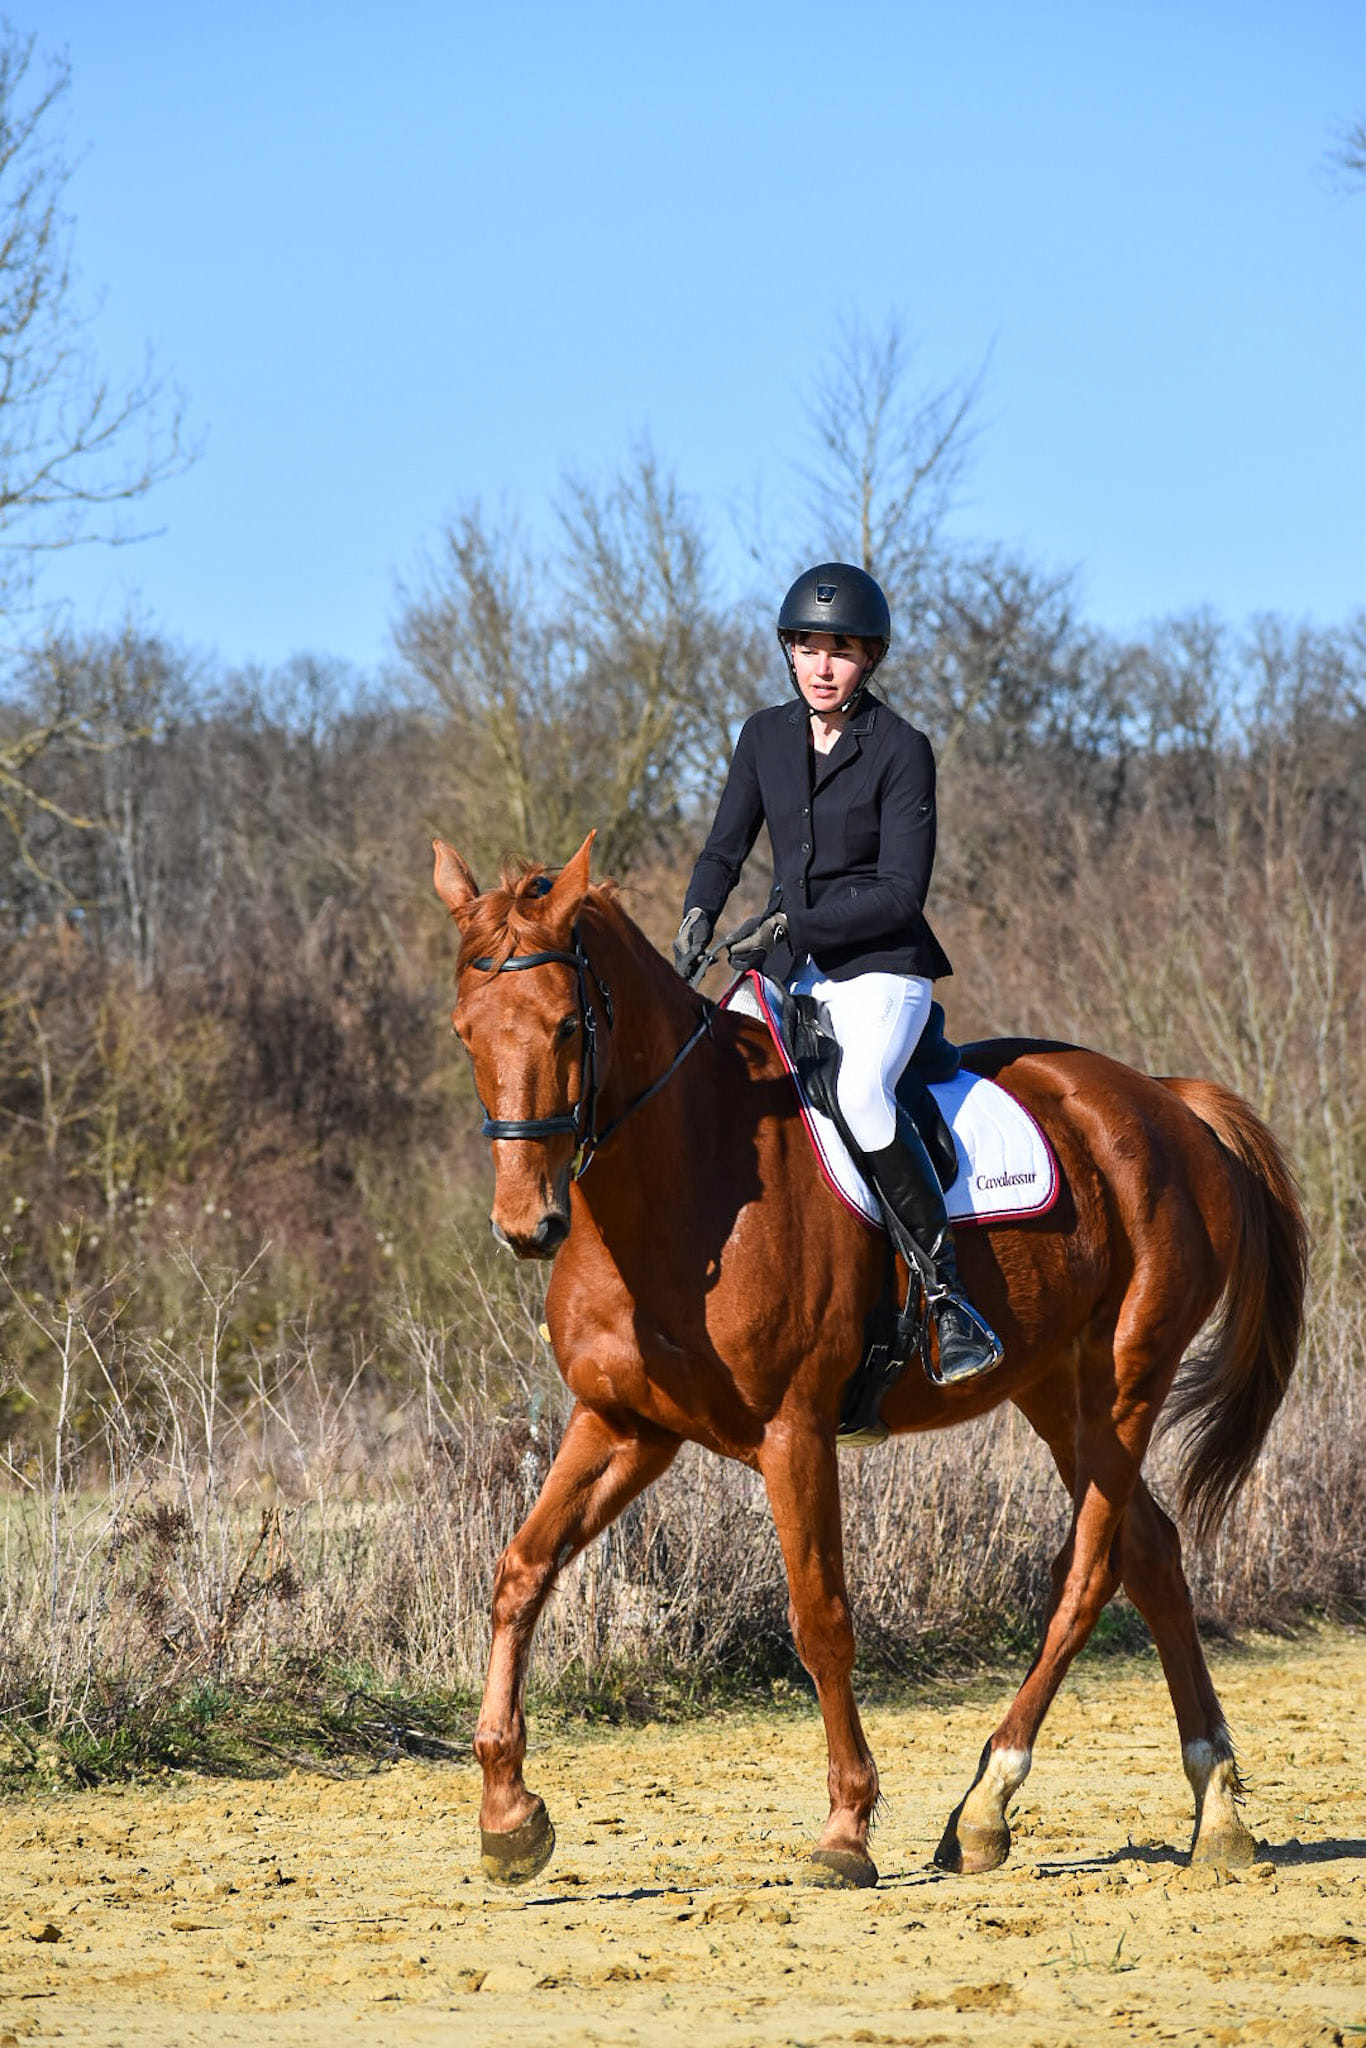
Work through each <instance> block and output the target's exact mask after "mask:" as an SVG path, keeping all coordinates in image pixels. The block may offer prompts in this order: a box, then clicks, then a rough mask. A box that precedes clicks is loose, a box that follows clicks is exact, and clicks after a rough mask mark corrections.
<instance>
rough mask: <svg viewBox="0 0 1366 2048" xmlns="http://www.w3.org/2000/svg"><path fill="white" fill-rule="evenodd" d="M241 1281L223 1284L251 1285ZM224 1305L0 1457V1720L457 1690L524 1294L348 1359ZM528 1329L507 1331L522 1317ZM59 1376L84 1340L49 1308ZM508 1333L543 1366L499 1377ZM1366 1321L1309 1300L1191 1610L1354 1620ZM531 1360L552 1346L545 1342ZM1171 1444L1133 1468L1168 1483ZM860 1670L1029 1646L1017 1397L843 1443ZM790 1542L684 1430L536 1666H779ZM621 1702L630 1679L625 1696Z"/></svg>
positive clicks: (534, 1422)
mask: <svg viewBox="0 0 1366 2048" xmlns="http://www.w3.org/2000/svg"><path fill="white" fill-rule="evenodd" d="M244 1278H245V1276H241V1278H239V1279H238V1280H237V1281H236V1282H235V1283H234V1285H236V1286H240V1285H241V1284H242V1279H244ZM230 1310H231V1301H230V1300H228V1299H225V1297H224V1293H223V1291H221V1290H220V1292H219V1293H218V1294H215V1293H214V1292H213V1290H212V1289H210V1288H207V1287H206V1288H205V1290H204V1293H203V1298H202V1303H201V1310H200V1313H199V1317H198V1321H197V1324H196V1325H195V1326H194V1327H193V1328H191V1327H186V1328H184V1329H182V1330H181V1331H180V1332H179V1333H178V1334H177V1337H176V1339H175V1341H174V1342H170V1341H168V1340H151V1339H148V1338H147V1337H145V1336H143V1335H139V1334H137V1333H136V1332H135V1333H134V1334H133V1335H132V1336H131V1337H130V1338H129V1339H128V1340H127V1341H126V1343H122V1345H121V1347H120V1340H119V1339H118V1337H117V1333H116V1332H115V1333H113V1334H112V1335H111V1333H110V1332H109V1331H108V1330H106V1331H104V1332H103V1334H102V1336H101V1337H100V1338H99V1340H98V1342H99V1343H102V1344H103V1345H104V1347H105V1348H104V1350H103V1351H102V1352H100V1353H99V1357H98V1363H99V1368H100V1373H101V1376H102V1385H103V1388H104V1393H103V1398H102V1399H101V1400H100V1401H99V1402H98V1403H97V1404H93V1406H92V1409H91V1411H90V1412H91V1413H92V1414H93V1415H94V1416H95V1418H96V1419H95V1420H94V1421H90V1420H87V1421H86V1422H85V1423H84V1424H81V1423H80V1421H79V1418H78V1416H77V1413H76V1410H75V1406H74V1404H73V1403H72V1401H71V1400H70V1399H69V1398H68V1395H66V1394H64V1396H63V1399H62V1401H61V1403H60V1404H59V1408H58V1411H57V1420H56V1424H55V1427H54V1430H53V1433H52V1435H51V1437H50V1438H49V1439H48V1440H47V1441H46V1442H44V1443H41V1444H38V1445H37V1446H35V1447H34V1448H33V1449H31V1450H30V1452H29V1453H28V1455H27V1456H26V1457H25V1458H24V1459H23V1461H22V1462H19V1461H17V1459H16V1457H15V1456H14V1455H13V1454H11V1455H10V1456H9V1457H8V1458H7V1459H6V1462H5V1468H4V1469H5V1472H6V1475H7V1482H8V1483H7V1489H6V1492H5V1493H4V1494H3V1495H0V1514H2V1515H3V1520H2V1522H0V1536H2V1540H0V1630H3V1634H4V1640H5V1643H6V1650H7V1655H6V1659H5V1662H4V1666H3V1672H2V1673H0V1711H3V1712H4V1714H5V1715H6V1716H8V1717H11V1722H10V1724H11V1725H14V1724H15V1718H16V1717H17V1719H18V1720H19V1721H21V1722H28V1723H30V1724H33V1723H36V1724H39V1725H42V1726H45V1727H47V1728H49V1729H52V1730H57V1731H60V1730H62V1729H66V1728H72V1727H83V1728H85V1729H87V1730H89V1731H90V1732H91V1733H98V1732H100V1731H101V1730H102V1729H107V1728H108V1727H109V1726H110V1725H112V1724H117V1723H118V1722H119V1720H120V1719H121V1718H126V1717H128V1716H132V1715H137V1714H142V1715H148V1714H151V1715H155V1714H157V1713H160V1712H162V1711H164V1710H165V1709H166V1708H167V1707H168V1706H169V1705H170V1704H171V1703H173V1702H174V1701H175V1700H176V1699H178V1698H180V1697H183V1696H184V1694H185V1692H186V1689H187V1688H190V1687H193V1686H196V1685H200V1684H202V1683H204V1682H205V1681H211V1682H213V1683H216V1684H219V1685H223V1684H244V1685H248V1686H252V1687H255V1688H258V1689H259V1688H265V1689H269V1688H270V1687H271V1686H273V1685H278V1684H280V1683H281V1682H282V1677H283V1682H284V1683H286V1684H288V1683H290V1682H291V1681H290V1680H289V1679H288V1676H287V1674H288V1673H289V1672H291V1671H292V1672H295V1673H298V1672H299V1671H300V1670H303V1669H309V1670H315V1671H316V1670H319V1669H324V1668H328V1667H331V1668H334V1669H335V1668H337V1667H338V1666H339V1665H340V1664H345V1665H346V1666H347V1667H349V1668H351V1669H352V1670H354V1671H359V1672H362V1673H363V1674H365V1675H366V1682H369V1680H370V1679H371V1678H373V1679H375V1680H378V1681H382V1682H385V1683H388V1684H394V1685H402V1686H408V1687H414V1686H417V1687H434V1688H441V1689H446V1690H451V1689H457V1690H458V1689H464V1688H473V1687H476V1686H477V1685H478V1683H479V1680H480V1677H481V1674H482V1670H483V1664H484V1660H485V1657H486V1655H487V1648H488V1615H489V1607H490V1602H491V1597H492V1585H493V1572H494V1567H495V1563H496V1560H497V1556H498V1554H499V1551H500V1550H501V1548H502V1546H503V1544H504V1543H505V1542H506V1541H507V1539H508V1537H509V1536H510V1534H511V1533H512V1531H513V1530H514V1529H515V1528H516V1527H517V1525H518V1524H519V1523H520V1522H521V1521H522V1519H523V1518H524V1517H525V1515H526V1513H527V1512H528V1511H529V1509H530V1507H531V1505H532V1503H533V1501H534V1500H535V1497H536V1494H537V1492H538V1490H539V1488H540V1485H541V1483H542V1481H543V1479H544V1476H545V1473H546V1470H547V1469H548V1466H549V1462H550V1458H551V1456H552V1454H553V1446H554V1443H555V1441H556V1439H557V1436H558V1432H559V1429H560V1427H561V1426H562V1423H563V1418H564V1414H565V1409H566V1397H565V1395H564V1391H563V1389H562V1387H561V1386H560V1384H559V1382H558V1380H556V1379H554V1378H553V1377H552V1375H551V1372H550V1368H549V1364H548V1361H547V1359H546V1357H545V1353H544V1348H543V1347H542V1346H540V1344H539V1340H538V1338H537V1336H536V1329H535V1325H536V1318H537V1313H538V1312H537V1308H536V1302H535V1297H534V1295H533V1294H528V1295H526V1296H524V1297H523V1298H522V1299H521V1303H520V1307H519V1308H517V1307H515V1308H514V1310H513V1311H512V1312H511V1313H510V1312H509V1310H508V1307H507V1304H506V1303H503V1304H500V1305H499V1307H498V1310H497V1313H498V1315H499V1327H498V1328H497V1331H496V1333H495V1331H494V1329H493V1324H492V1315H493V1312H494V1305H493V1304H492V1303H490V1304H489V1315H490V1320H489V1324H488V1326H487V1329H486V1344H485V1349H484V1351H483V1352H482V1353H481V1354H479V1355H477V1356H474V1355H472V1354H471V1352H470V1350H469V1348H468V1343H467V1342H466V1343H465V1344H464V1345H463V1346H462V1347H453V1346H452V1345H451V1343H450V1336H449V1332H448V1331H444V1330H442V1329H441V1328H439V1327H433V1326H430V1325H428V1324H427V1323H426V1322H424V1321H423V1320H422V1318H421V1317H420V1316H419V1315H418V1314H416V1312H415V1311H414V1310H413V1309H412V1307H411V1306H410V1305H404V1304H402V1303H400V1304H398V1305H397V1306H396V1308H395V1311H394V1315H393V1318H392V1321H391V1323H390V1326H389V1329H388V1331H387V1333H386V1344H385V1350H386V1353H387V1360H386V1368H385V1370H384V1372H383V1373H380V1372H378V1371H377V1370H376V1369H375V1361H374V1359H373V1358H367V1357H363V1358H361V1359H359V1360H358V1361H357V1364H356V1367H355V1369H354V1371H353V1373H352V1375H351V1377H350V1379H349V1380H347V1381H345V1382H338V1381H337V1380H336V1378H335V1377H333V1376H331V1375H329V1373H328V1372H326V1371H325V1370H323V1369H321V1368H320V1366H319V1363H318V1360H317V1359H316V1358H315V1357H314V1356H313V1355H312V1353H311V1352H310V1349H309V1345H308V1342H307V1339H306V1337H304V1338H301V1339H299V1340H298V1341H297V1343H296V1345H295V1347H294V1349H293V1350H292V1351H290V1352H288V1353H285V1354H277V1355H275V1356H274V1357H272V1358H270V1359H266V1358H262V1357H258V1358H257V1359H256V1360H255V1361H254V1366H253V1378H252V1381H251V1385H250V1389H249V1391H248V1393H247V1394H245V1395H244V1394H243V1393H242V1392H241V1389H240V1385H239V1384H238V1382H237V1381H236V1380H233V1381H231V1382H229V1381H228V1380H227V1379H225V1375H224V1371H223V1357H222V1344H223V1337H224V1332H225V1330H226V1329H227V1328H228V1326H229V1321H230ZM519 1320H520V1326H519ZM47 1334H48V1339H49V1341H50V1342H51V1343H52V1344H53V1346H54V1347H55V1349H56V1350H57V1352H58V1354H59V1361H60V1363H61V1372H60V1379H61V1384H62V1386H63V1388H65V1389H68V1390H69V1388H70V1386H71V1384H72V1383H73V1375H74V1369H75V1366H76V1364H77V1362H78V1360H79V1359H80V1358H81V1356H82V1355H83V1354H84V1355H85V1357H86V1360H87V1363H88V1362H89V1355H90V1354H91V1353H92V1352H93V1351H95V1350H96V1349H97V1337H96V1333H95V1332H94V1331H93V1330H92V1329H91V1328H90V1326H89V1325H88V1324H85V1323H82V1321H81V1320H80V1319H79V1318H78V1317H76V1316H74V1315H68V1316H67V1317H66V1318H65V1319H61V1318H58V1319H55V1320H52V1321H51V1322H50V1323H49V1324H48V1325H47ZM518 1352H520V1355H521V1356H522V1357H527V1358H532V1359H533V1360H534V1361H535V1363H534V1364H533V1366H532V1368H531V1369H530V1370H527V1371H521V1372H517V1371H513V1370H512V1369H511V1368H510V1364H509V1360H510V1358H513V1357H515V1356H516V1355H517V1354H518ZM1364 1353H1366V1312H1363V1311H1362V1310H1361V1308H1360V1307H1359V1306H1354V1307H1352V1308H1342V1307H1324V1306H1322V1305H1321V1306H1320V1308H1319V1309H1318V1311H1317V1312H1316V1315H1315V1318H1314V1321H1313V1323H1312V1326H1311V1333H1310V1339H1309V1344H1308V1347H1307V1352H1306V1357H1305V1360H1304V1364H1303V1367H1302V1369H1301V1372H1300V1374H1299V1376H1298V1378H1297V1379H1296V1381H1295V1383H1294V1384H1293V1386H1292V1389H1291V1393H1290V1396H1289V1398H1288V1399H1287V1401H1286V1403H1285V1406H1284V1408H1283V1410H1282V1412H1281V1415H1280V1416H1279V1417H1278V1419H1277V1422H1276V1425H1275V1427H1274V1429H1273V1431H1272V1435H1271V1438H1270V1440H1269V1443H1268V1446H1267V1449H1266V1452H1265V1454H1264V1457H1263V1459H1262V1461H1261V1463H1260V1465H1259V1466H1258V1468H1257V1470H1256V1472H1255V1474H1254V1476H1253V1480H1252V1482H1251V1484H1250V1486H1249V1487H1248V1488H1247V1490H1246V1492H1245V1494H1244V1495H1243V1497H1242V1499H1241V1500H1240V1502H1239V1503H1238V1505H1237V1507H1236V1509H1235V1511H1234V1513H1233V1514H1232V1516H1231V1517H1230V1518H1229V1520H1228V1522H1227V1523H1226V1525H1225V1527H1224V1530H1223V1531H1222V1533H1221V1534H1220V1536H1219V1537H1218V1539H1217V1540H1216V1541H1215V1542H1214V1543H1213V1544H1211V1545H1210V1546H1209V1547H1208V1548H1206V1549H1205V1550H1203V1551H1193V1552H1192V1553H1191V1554H1190V1555H1189V1557H1188V1564H1189V1567H1190V1572H1191V1577H1192V1582H1193V1585H1194V1587H1195V1590H1196V1596H1197V1602H1198V1605H1199V1607H1200V1610H1201V1613H1202V1618H1203V1619H1204V1620H1205V1621H1206V1622H1212V1623H1214V1624H1215V1625H1216V1626H1221V1627H1233V1626H1241V1625H1245V1624H1263V1625H1265V1624H1268V1623H1287V1622H1291V1621H1293V1620H1294V1619H1295V1617H1296V1616H1298V1615H1302V1614H1303V1613H1304V1612H1305V1611H1306V1610H1310V1609H1317V1610H1322V1611H1331V1612H1338V1613H1344V1612H1346V1613H1355V1612H1359V1611H1360V1607H1361V1588H1362V1585H1363V1566H1364V1565H1366V1483H1364V1482H1366V1449H1363V1443H1364V1441H1366V1438H1364V1436H1363V1431H1362V1429H1361V1419H1362V1418H1361V1412H1360V1406H1361V1404H1360V1395H1359V1392H1358V1384H1359V1377H1360V1370H1361V1365H1362V1361H1363V1354H1364ZM538 1354H539V1355H538ZM1168 1455H1169V1454H1168V1453H1166V1452H1164V1451H1161V1450H1159V1452H1158V1453H1156V1454H1155V1456H1154V1459H1153V1460H1152V1461H1151V1462H1152V1467H1153V1472H1152V1476H1153V1482H1154V1485H1155V1488H1156V1490H1157V1491H1158V1493H1159V1495H1160V1494H1161V1493H1162V1491H1163V1485H1164V1475H1165V1472H1166V1470H1167V1459H1168ZM842 1474H843V1478H844V1494H845V1530H846V1547H847V1553H848V1565H849V1578H850V1585H851V1591H852V1596H853V1604H854V1615H855V1624H856V1628H857V1630H858V1633H859V1638H860V1643H861V1647H862V1652H863V1656H864V1660H865V1666H866V1667H871V1668H874V1669H881V1670H883V1671H887V1672H906V1671H917V1670H922V1671H923V1670H926V1669H929V1668H933V1667H936V1666H942V1665H943V1664H944V1663H946V1662H955V1663H959V1664H961V1663H962V1662H964V1661H965V1660H970V1659H974V1658H980V1657H982V1656H984V1655H989V1654H993V1653H995V1654H999V1653H1001V1652H1002V1651H1004V1650H1006V1649H1009V1650H1011V1651H1012V1652H1015V1651H1016V1650H1018V1647H1019V1646H1020V1644H1021V1643H1022V1642H1024V1641H1027V1640H1029V1639H1030V1638H1031V1637H1032V1636H1033V1635H1034V1634H1035V1633H1036V1632H1037V1628H1038V1624H1039V1620H1040V1618H1041V1614H1042V1609H1043V1604H1044V1601H1045V1598H1046V1590H1047V1567H1048V1563H1049V1560H1050V1558H1051V1555H1052V1553H1053V1552H1054V1550H1055V1549H1056V1548H1057V1546H1058V1543H1059V1542H1060V1540H1061V1538H1062V1536H1063V1534H1064V1531H1065V1526H1066V1501H1065V1499H1064V1496H1063V1494H1062V1490H1061V1488H1060V1486H1059V1484H1058V1482H1057V1479H1056V1476H1055V1475H1054V1473H1053V1469H1052V1466H1051V1463H1050V1461H1049V1459H1048V1457H1047V1454H1046V1453H1045V1451H1044V1450H1043V1447H1042V1445H1041V1444H1040V1443H1039V1442H1038V1441H1037V1439H1035V1438H1034V1437H1033V1436H1032V1434H1031V1432H1030V1431H1029V1429H1028V1428H1027V1426H1026V1424H1025V1423H1024V1421H1023V1419H1022V1418H1021V1417H1020V1416H1019V1415H1018V1414H1016V1413H1015V1412H1014V1411H1013V1410H1009V1409H1007V1410H1004V1411H999V1412H998V1413H997V1414H996V1415H994V1416H992V1417H988V1418H986V1419H984V1420H982V1421H980V1422H977V1423H974V1424H969V1425H967V1426H965V1427H962V1428H959V1429H956V1430H953V1431H951V1432H946V1433H943V1434H939V1435H934V1436H927V1437H922V1438H918V1439H907V1440H902V1441H899V1442H896V1443H894V1444H891V1445H888V1446H886V1447H884V1448H883V1449H881V1450H879V1451H876V1452H872V1453H860V1454H855V1455H853V1456H851V1457H849V1458H848V1459H846V1460H845V1461H843V1463H842ZM793 1668H794V1659H793V1655H792V1651H791V1645H790V1638H789V1635H788V1630H787V1623H786V1592H785V1586H784V1580H783V1572H782V1564H781V1558H780V1555H779V1552H778V1547H777V1543H776V1540H775V1537H774V1533H773V1527H772V1523H771V1520H770V1517H769V1514H768V1509H767V1503H766V1501H765V1499H764V1495H763V1489H762V1486H761V1484H760V1482H759V1481H758V1479H757V1478H756V1477H755V1476H754V1475H753V1474H752V1473H750V1472H748V1471H746V1470H744V1469H743V1468H741V1467H739V1466H736V1465H732V1464H726V1463H724V1462H723V1461H720V1460H718V1459H715V1458H712V1457H710V1456H707V1455H705V1454H703V1453H702V1452H701V1451H700V1450H698V1449H697V1448H696V1447H693V1446H685V1448H684V1449H683V1451H682V1452H681V1453H680V1455H679V1457H678V1459H677V1461H676V1463H675V1465H674V1466H673V1468H672V1469H671V1471H670V1472H669V1473H668V1474H667V1475H666V1476H665V1478H664V1479H663V1480H661V1481H660V1482H659V1484H658V1485H656V1486H655V1487H654V1488H653V1489H652V1490H651V1491H650V1492H649V1493H648V1494H646V1495H645V1496H644V1497H643V1498H642V1499H641V1500H639V1501H637V1502H636V1503H634V1504H633V1505H632V1507H631V1508H630V1509H629V1510H628V1512H627V1513H626V1514H625V1515H623V1516H622V1518H621V1519H620V1520H619V1521H618V1522H617V1523H616V1524H615V1525H614V1526H613V1527H612V1528H611V1529H609V1530H608V1531H607V1532H606V1533H605V1534H604V1535H603V1536H602V1537H601V1538H599V1539H598V1541H597V1542H596V1543H594V1544H593V1545H591V1546H590V1548H589V1549H588V1551H587V1552H586V1553H585V1554H584V1555H583V1556H582V1557H581V1558H579V1559H578V1560H577V1561H576V1562H575V1563H574V1564H573V1565H572V1566H570V1567H569V1568H568V1569H567V1570H566V1571H565V1572H564V1574H563V1575H562V1577H561V1580H560V1582H559V1584H558V1586H557V1588H556V1590H555V1592H554V1594H553V1596H552V1598H551V1600H550V1601H549V1603H548V1605H547V1609H546V1612H545V1614H544V1615H543V1617H542V1620H541V1624H540V1628H539V1630H538V1635H537V1646H536V1653H535V1666H534V1671H535V1678H536V1681H537V1683H538V1684H539V1685H540V1686H541V1687H543V1688H544V1687H550V1688H553V1689H555V1690H556V1691H557V1692H558V1693H559V1694H560V1696H561V1697H569V1698H589V1697H597V1698H599V1700H603V1699H607V1698H610V1697H614V1696H616V1694H614V1685H615V1678H614V1674H621V1673H622V1672H627V1673H629V1674H633V1677H632V1680H631V1682H632V1685H634V1687H635V1688H636V1690H637V1691H641V1692H642V1696H643V1697H644V1698H646V1699H649V1698H650V1697H651V1696H652V1695H651V1689H650V1688H651V1678H652V1674H653V1675H654V1676H655V1677H658V1678H660V1679H661V1680H664V1679H666V1678H671V1679H672V1680H673V1681H675V1682H676V1681H677V1680H678V1677H679V1674H691V1677H690V1679H689V1681H688V1682H689V1683H691V1684H692V1685H693V1687H694V1688H695V1689H702V1690H706V1689H708V1688H710V1687H712V1686H714V1685H715V1684H716V1683H718V1682H720V1683H725V1684H733V1683H743V1682H752V1681H754V1680H764V1679H768V1678H772V1677H773V1676H775V1675H777V1674H780V1673H790V1672H791V1671H792V1670H793ZM617 1691H618V1692H619V1688H618V1689H617Z"/></svg>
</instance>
